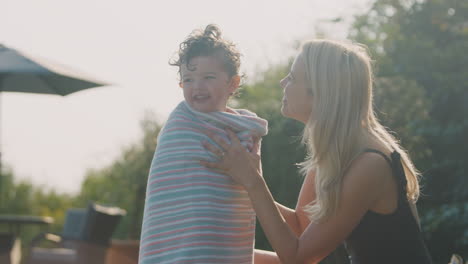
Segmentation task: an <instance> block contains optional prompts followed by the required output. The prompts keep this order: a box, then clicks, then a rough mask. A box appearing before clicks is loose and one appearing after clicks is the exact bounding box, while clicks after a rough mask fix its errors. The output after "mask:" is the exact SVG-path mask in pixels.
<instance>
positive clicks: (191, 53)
mask: <svg viewBox="0 0 468 264" xmlns="http://www.w3.org/2000/svg"><path fill="white" fill-rule="evenodd" d="M177 55H178V58H177V59H176V60H171V61H169V64H170V65H172V66H178V67H179V76H180V67H181V65H183V64H184V63H185V66H187V68H188V67H189V62H190V60H191V59H193V58H195V57H198V56H216V57H218V58H220V59H221V62H222V63H223V65H224V67H225V69H226V72H227V73H228V75H229V77H232V76H234V75H239V68H240V57H241V54H240V52H239V51H238V50H237V48H236V46H235V44H234V43H232V42H231V41H229V40H226V39H223V38H222V37H221V30H220V29H219V27H218V26H217V25H215V24H209V25H208V26H206V28H205V30H204V31H202V30H201V29H197V30H194V31H193V32H192V33H191V34H190V35H189V36H188V37H187V38H186V39H185V40H184V42H182V43H180V45H179V52H178V54H177Z"/></svg>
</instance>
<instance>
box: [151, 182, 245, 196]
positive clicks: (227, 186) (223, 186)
mask: <svg viewBox="0 0 468 264" xmlns="http://www.w3.org/2000/svg"><path fill="white" fill-rule="evenodd" d="M190 186H211V187H218V188H222V189H231V190H232V189H234V190H242V187H240V186H231V185H225V184H216V183H208V182H201V183H187V184H178V185H172V186H168V187H161V188H157V189H154V190H151V192H150V193H155V192H161V191H165V190H171V189H177V188H184V187H190Z"/></svg>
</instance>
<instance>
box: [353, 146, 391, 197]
mask: <svg viewBox="0 0 468 264" xmlns="http://www.w3.org/2000/svg"><path fill="white" fill-rule="evenodd" d="M372 150H377V151H362V152H361V153H360V154H359V155H358V156H357V157H356V158H355V159H354V160H353V162H352V163H351V165H350V167H349V169H348V170H347V171H346V173H345V175H344V180H345V181H349V180H352V181H353V182H358V183H360V184H358V186H361V188H365V189H378V190H382V189H383V188H384V187H385V185H386V184H388V181H389V180H392V178H393V177H392V174H393V173H392V167H391V166H390V164H389V160H387V158H385V157H389V156H390V153H389V151H386V150H384V149H374V148H372Z"/></svg>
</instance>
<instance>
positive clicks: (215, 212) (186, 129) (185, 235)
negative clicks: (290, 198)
mask: <svg viewBox="0 0 468 264" xmlns="http://www.w3.org/2000/svg"><path fill="white" fill-rule="evenodd" d="M267 125H268V124H267V121H266V120H264V119H261V118H259V117H257V116H256V115H255V114H254V113H252V112H250V111H248V110H243V109H230V112H210V113H202V112H198V111H196V110H194V109H192V108H191V107H190V106H189V105H188V104H187V103H186V102H185V101H184V102H181V103H180V104H179V105H178V106H177V107H176V109H175V110H174V111H173V112H172V113H171V114H170V116H169V119H168V121H167V122H166V124H165V125H164V127H163V129H162V130H161V132H160V134H159V136H158V143H157V147H156V151H155V154H154V158H153V161H152V163H151V168H150V173H149V178H148V187H147V191H146V202H145V210H144V217H143V226H142V232H141V240H140V260H139V263H142V264H149V263H158V264H164V263H171V264H174V263H182V262H183V263H186V262H187V261H189V262H190V263H236V264H239V263H252V262H253V248H254V237H255V212H254V210H253V208H252V205H251V203H250V200H249V197H248V195H247V192H246V191H245V189H244V188H243V187H242V186H240V185H239V184H237V183H235V182H234V181H233V180H232V179H231V178H230V177H229V176H226V175H223V174H220V173H217V172H214V171H212V170H209V169H207V168H205V167H203V166H201V165H200V164H199V161H200V160H211V161H215V160H217V159H218V157H217V156H215V155H214V154H212V153H211V152H209V151H206V150H205V149H204V148H203V146H202V145H201V142H202V141H203V140H206V141H208V142H211V143H212V144H214V145H216V144H215V143H214V142H213V141H212V140H211V139H210V138H208V136H206V134H205V133H204V132H206V131H212V132H214V133H216V134H217V135H219V136H220V137H221V138H223V139H225V140H227V141H228V137H227V134H226V131H225V129H226V128H229V129H231V130H232V131H234V132H235V133H236V134H237V136H238V138H239V139H240V140H241V143H242V144H243V145H244V146H245V147H246V148H247V149H249V150H251V149H252V146H253V138H254V137H261V136H264V135H266V134H267Z"/></svg>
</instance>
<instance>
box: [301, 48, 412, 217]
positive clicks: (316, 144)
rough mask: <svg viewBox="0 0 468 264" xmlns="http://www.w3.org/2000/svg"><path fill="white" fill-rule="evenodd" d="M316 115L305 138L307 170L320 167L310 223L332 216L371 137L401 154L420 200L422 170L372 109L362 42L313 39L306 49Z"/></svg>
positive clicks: (409, 193) (303, 52)
mask: <svg viewBox="0 0 468 264" xmlns="http://www.w3.org/2000/svg"><path fill="white" fill-rule="evenodd" d="M300 56H302V58H303V61H304V64H305V71H306V78H307V82H308V84H309V85H308V88H309V89H310V90H309V91H310V92H311V94H312V100H313V102H312V112H311V113H312V114H311V115H310V117H309V120H308V121H307V123H306V125H305V128H304V133H303V137H302V141H303V143H305V144H306V145H307V147H308V157H307V158H306V160H305V161H304V162H302V163H301V164H300V165H301V167H302V168H301V171H302V172H304V173H305V172H308V171H310V170H312V169H315V171H316V176H315V191H316V199H315V200H314V201H313V202H312V203H310V204H309V205H307V206H306V207H305V208H304V209H305V211H306V212H307V213H308V214H309V217H310V218H311V220H314V221H321V220H324V219H326V218H328V217H330V216H331V215H333V214H334V213H335V212H336V210H337V208H338V203H339V200H340V199H339V198H340V193H341V185H342V181H343V176H344V174H345V172H346V170H347V168H348V167H349V166H350V165H351V163H352V162H353V160H354V159H355V158H356V157H357V156H359V155H360V154H361V153H362V151H363V149H364V148H365V147H366V144H367V143H368V142H369V140H370V139H374V140H377V141H378V142H380V143H382V144H383V145H384V146H385V147H386V148H387V149H390V150H396V151H397V152H399V153H400V155H401V158H402V161H403V167H404V168H405V172H406V178H407V181H408V186H407V197H408V199H409V200H412V201H414V202H415V201H416V200H417V198H418V196H419V183H418V178H419V172H418V171H417V170H416V168H415V167H414V165H413V163H412V162H411V160H410V159H409V157H408V154H407V153H406V151H404V150H403V149H402V148H401V147H400V145H399V143H398V141H397V140H396V139H395V138H394V137H393V136H392V135H391V134H390V133H389V132H388V131H387V130H386V129H385V128H384V127H383V126H382V125H381V124H380V123H379V121H378V120H377V118H376V116H375V113H374V110H373V106H372V69H371V59H370V57H369V55H368V53H367V51H366V48H365V47H364V46H363V45H360V44H352V43H344V42H336V41H331V40H313V41H309V42H306V43H304V44H303V45H302V50H301V53H300Z"/></svg>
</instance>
